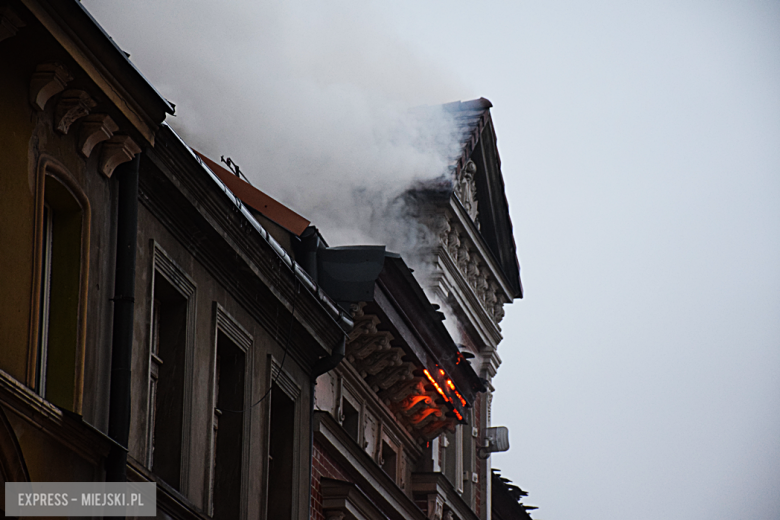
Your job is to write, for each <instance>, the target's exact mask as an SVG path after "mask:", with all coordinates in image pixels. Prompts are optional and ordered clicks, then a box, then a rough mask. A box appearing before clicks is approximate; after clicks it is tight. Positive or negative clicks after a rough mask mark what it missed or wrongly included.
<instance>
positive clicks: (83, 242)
mask: <svg viewBox="0 0 780 520" xmlns="http://www.w3.org/2000/svg"><path fill="white" fill-rule="evenodd" d="M36 184H37V206H36V211H37V219H36V251H35V263H36V273H37V275H36V277H35V287H34V294H33V319H32V322H33V326H32V328H31V329H32V330H31V341H30V355H29V356H28V359H29V363H28V384H29V385H30V386H31V387H32V388H33V389H34V390H35V391H36V392H37V393H38V394H39V395H40V396H42V397H44V398H45V399H47V400H49V401H51V402H52V403H54V404H56V405H57V406H60V407H62V408H65V409H66V410H71V411H73V412H76V413H81V402H82V390H83V381H84V346H85V342H86V337H85V336H86V311H87V307H86V303H87V287H88V285H87V283H88V275H89V218H90V208H89V201H88V199H87V197H86V195H85V194H84V192H83V191H82V190H81V188H80V187H79V186H78V184H77V183H76V181H75V180H74V179H73V178H72V177H71V175H70V174H69V173H68V171H67V170H66V169H65V167H64V166H62V164H60V163H59V162H58V161H56V160H55V159H53V158H51V157H47V156H44V157H42V158H41V160H40V162H39V165H38V175H37V180H36Z"/></svg>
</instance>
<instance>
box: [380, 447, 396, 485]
mask: <svg viewBox="0 0 780 520" xmlns="http://www.w3.org/2000/svg"><path fill="white" fill-rule="evenodd" d="M379 465H380V466H381V467H382V469H383V470H384V472H385V473H387V476H388V477H390V478H391V479H393V481H395V478H396V472H397V471H396V470H397V468H398V453H397V451H396V450H395V449H393V447H392V446H390V444H388V442H387V441H386V440H384V439H383V440H382V453H381V458H380V460H379Z"/></svg>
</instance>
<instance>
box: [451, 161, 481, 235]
mask: <svg viewBox="0 0 780 520" xmlns="http://www.w3.org/2000/svg"><path fill="white" fill-rule="evenodd" d="M476 173H477V165H476V164H474V161H469V162H467V163H466V165H465V166H464V167H463V168H461V169H460V171H459V172H458V175H457V178H456V179H455V193H456V194H457V195H458V199H460V202H461V204H463V207H464V208H465V209H466V213H468V215H469V217H470V218H471V220H473V221H474V223H475V224H476V225H477V229H479V220H478V211H477V184H476V182H475V181H474V176H475V175H476Z"/></svg>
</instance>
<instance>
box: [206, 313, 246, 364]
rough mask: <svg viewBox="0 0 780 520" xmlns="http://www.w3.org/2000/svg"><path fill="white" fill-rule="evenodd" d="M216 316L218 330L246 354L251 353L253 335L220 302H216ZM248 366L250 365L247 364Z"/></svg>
mask: <svg viewBox="0 0 780 520" xmlns="http://www.w3.org/2000/svg"><path fill="white" fill-rule="evenodd" d="M214 315H215V316H214V321H215V322H216V324H217V328H218V329H219V330H221V331H222V332H224V333H225V335H226V336H227V337H228V338H230V341H232V342H233V343H235V344H236V346H237V347H238V348H240V349H241V350H243V351H244V352H245V353H246V352H249V350H250V349H251V348H252V342H253V339H252V335H251V334H250V333H249V332H247V330H246V329H245V328H244V327H242V326H241V324H240V323H238V321H236V319H235V318H234V317H233V316H231V315H230V314H228V312H227V311H226V310H225V308H224V307H222V305H220V304H219V303H218V302H214ZM247 366H250V365H249V364H247Z"/></svg>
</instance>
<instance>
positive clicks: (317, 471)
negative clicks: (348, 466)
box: [310, 442, 351, 520]
mask: <svg viewBox="0 0 780 520" xmlns="http://www.w3.org/2000/svg"><path fill="white" fill-rule="evenodd" d="M322 477H327V478H332V479H337V480H344V481H348V482H351V480H350V479H349V478H348V477H347V475H346V474H345V473H344V471H343V470H342V469H341V467H339V465H338V464H336V462H334V461H333V459H331V458H330V457H329V456H328V454H327V453H325V452H324V451H323V450H322V447H321V446H320V445H319V444H318V443H317V442H315V443H314V453H313V458H312V463H311V516H310V520H325V515H324V514H323V512H322V486H321V485H320V479H321V478H322Z"/></svg>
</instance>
